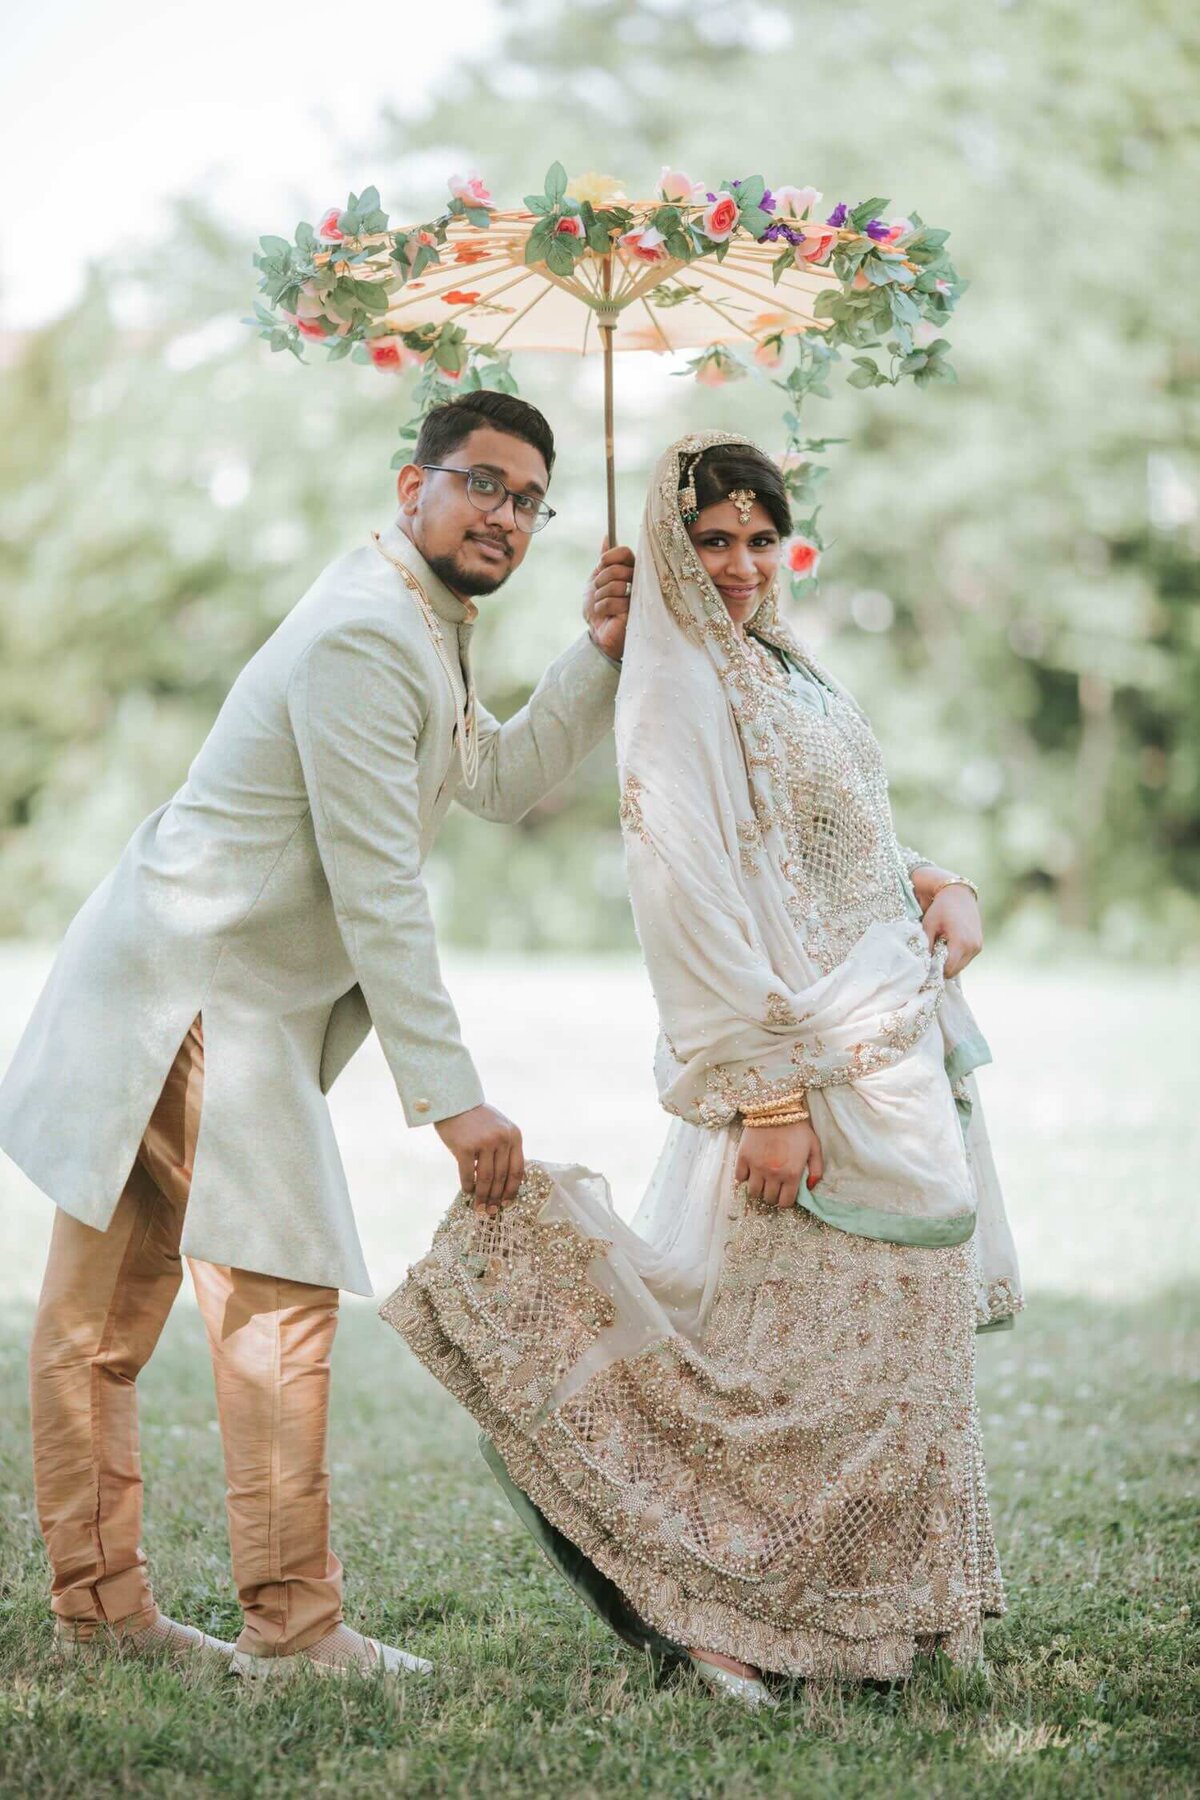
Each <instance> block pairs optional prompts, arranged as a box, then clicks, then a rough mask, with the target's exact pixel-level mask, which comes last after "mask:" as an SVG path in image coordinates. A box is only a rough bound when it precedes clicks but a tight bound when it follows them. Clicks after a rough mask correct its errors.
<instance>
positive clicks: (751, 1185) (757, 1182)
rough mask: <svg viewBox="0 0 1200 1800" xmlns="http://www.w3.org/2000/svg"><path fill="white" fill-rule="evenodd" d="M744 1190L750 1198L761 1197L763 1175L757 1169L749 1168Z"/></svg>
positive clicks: (756, 1198) (758, 1198)
mask: <svg viewBox="0 0 1200 1800" xmlns="http://www.w3.org/2000/svg"><path fill="white" fill-rule="evenodd" d="M746 1192H747V1194H748V1195H749V1197H750V1198H751V1200H761V1199H762V1197H763V1177H762V1175H761V1173H760V1172H759V1171H758V1170H757V1169H751V1170H750V1171H749V1173H748V1175H747V1177H746Z"/></svg>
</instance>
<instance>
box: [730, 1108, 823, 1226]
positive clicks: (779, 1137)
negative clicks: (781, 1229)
mask: <svg viewBox="0 0 1200 1800" xmlns="http://www.w3.org/2000/svg"><path fill="white" fill-rule="evenodd" d="M806 1170H807V1171H808V1176H807V1181H808V1186H809V1187H810V1188H815V1187H816V1185H817V1183H818V1181H820V1179H821V1177H822V1175H823V1174H824V1173H825V1163H824V1160H823V1158H822V1156H821V1144H820V1140H819V1139H818V1137H817V1134H816V1132H815V1131H814V1130H813V1128H812V1126H811V1125H746V1126H744V1127H743V1130H742V1138H741V1142H740V1143H739V1145H738V1159H737V1169H736V1171H735V1174H734V1179H735V1180H736V1181H739V1182H741V1181H744V1182H745V1183H746V1192H747V1193H748V1194H749V1196H750V1198H751V1200H762V1201H763V1202H765V1204H766V1205H768V1206H778V1207H780V1208H783V1207H787V1206H795V1204H796V1196H797V1194H798V1193H799V1192H800V1183H801V1182H802V1181H804V1179H805V1171H806Z"/></svg>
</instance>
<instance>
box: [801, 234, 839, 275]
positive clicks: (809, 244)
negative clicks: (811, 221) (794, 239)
mask: <svg viewBox="0 0 1200 1800" xmlns="http://www.w3.org/2000/svg"><path fill="white" fill-rule="evenodd" d="M836 243H837V232H836V231H815V232H814V231H806V232H805V234H804V239H803V242H801V243H799V244H797V246H796V263H797V266H799V264H800V263H802V262H809V263H827V262H828V261H829V258H830V257H831V256H832V255H833V246H834V245H835V244H836Z"/></svg>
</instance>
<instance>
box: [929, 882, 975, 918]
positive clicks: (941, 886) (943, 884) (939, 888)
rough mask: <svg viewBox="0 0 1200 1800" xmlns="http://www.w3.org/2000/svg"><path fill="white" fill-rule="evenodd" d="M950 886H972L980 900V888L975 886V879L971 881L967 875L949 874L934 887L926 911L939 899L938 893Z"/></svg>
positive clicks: (971, 888) (973, 891)
mask: <svg viewBox="0 0 1200 1800" xmlns="http://www.w3.org/2000/svg"><path fill="white" fill-rule="evenodd" d="M948 887H965V888H970V890H971V892H972V893H973V894H974V896H975V898H976V900H978V898H979V889H978V888H977V887H976V886H975V883H974V882H973V881H969V880H968V879H967V877H966V876H965V875H947V877H946V879H945V881H939V882H938V884H937V886H936V887H935V888H934V890H933V892H932V894H930V896H929V898H928V900H926V902H925V911H926V912H928V911H929V908H930V907H931V906H932V905H933V902H934V901H935V900H936V899H937V897H938V895H939V894H940V893H941V892H942V890H943V889H944V888H948Z"/></svg>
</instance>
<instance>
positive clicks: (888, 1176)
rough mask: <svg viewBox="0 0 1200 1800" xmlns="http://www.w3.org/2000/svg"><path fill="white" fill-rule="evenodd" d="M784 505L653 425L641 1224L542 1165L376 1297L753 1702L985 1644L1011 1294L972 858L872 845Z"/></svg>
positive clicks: (665, 1615)
mask: <svg viewBox="0 0 1200 1800" xmlns="http://www.w3.org/2000/svg"><path fill="white" fill-rule="evenodd" d="M790 529H791V521H790V517H789V513H788V504H787V496H786V492H785V489H784V487H783V484H782V481H781V479H780V476H779V472H778V469H777V468H776V466H775V464H774V463H772V462H771V461H770V459H769V458H768V457H766V456H765V455H764V454H763V453H762V452H761V451H759V450H757V449H756V448H755V447H754V446H753V445H752V444H750V443H749V442H748V441H747V440H746V439H743V438H738V437H735V436H731V435H729V434H718V433H712V432H709V433H705V434H702V435H699V436H694V437H688V438H685V439H683V440H682V441H681V442H680V443H677V444H674V445H672V446H671V448H670V449H669V450H668V451H667V452H666V453H665V454H664V455H663V457H662V458H661V459H660V461H659V463H658V466H657V468H656V470H655V473H654V476H653V478H652V481H651V485H650V491H649V495H648V499H647V503H646V511H645V517H644V521H643V527H642V534H641V543H640V547H639V551H638V556H637V561H636V566H635V574H634V581H633V596H632V606H631V617H630V628H629V636H628V642H627V647H626V653H625V661H624V666H623V672H622V678H621V687H620V693H619V697H618V701H617V724H616V731H617V752H618V761H619V767H620V775H621V784H622V790H621V824H622V830H623V835H624V840H625V846H626V855H627V864H628V871H629V882H630V892H631V897H632V903H633V912H634V918H635V922H636V925H637V930H638V935H639V939H640V941H641V945H642V950H643V953H644V956H645V961H646V967H647V970H648V973H649V976H650V980H651V982H652V984H653V988H654V993H655V998H656V1001H657V1004H658V1011H659V1019H660V1025H661V1032H660V1038H659V1046H658V1052H657V1056H656V1064H655V1072H656V1076H657V1082H658V1091H659V1096H660V1099H661V1102H662V1105H663V1107H664V1108H665V1110H666V1111H667V1112H668V1113H670V1114H671V1115H672V1123H671V1126H670V1129H669V1131H668V1134H667V1139H666V1143H665V1146H664V1148H663V1151H662V1155H661V1157H660V1159H659V1163H658V1166H657V1168H656V1170H655V1172H654V1176H653V1179H652V1180H651V1182H650V1186H649V1189H648V1191H647V1193H646V1195H645V1197H644V1199H643V1201H642V1203H641V1206H640V1209H639V1211H638V1213H637V1215H636V1217H635V1219H634V1222H633V1225H632V1226H629V1225H627V1224H625V1223H624V1222H623V1221H622V1220H621V1219H620V1218H618V1217H617V1215H616V1213H615V1212H614V1210H613V1207H612V1202H611V1198H610V1195H609V1191H608V1187H607V1184H606V1183H605V1181H604V1180H603V1178H602V1177H601V1176H599V1175H596V1174H593V1173H591V1172H590V1171H588V1170H585V1169H581V1168H568V1167H559V1166H551V1165H541V1166H539V1165H536V1164H534V1165H531V1166H530V1168H529V1170H528V1171H527V1175H526V1179H525V1182H524V1184H523V1186H522V1188H521V1191H520V1194H519V1195H518V1197H517V1199H516V1200H515V1201H514V1202H513V1203H512V1204H511V1205H510V1206H508V1207H507V1208H505V1209H503V1210H501V1209H500V1208H497V1207H491V1208H483V1207H481V1206H477V1205H476V1204H475V1203H474V1202H473V1201H472V1200H471V1199H470V1198H468V1197H467V1196H461V1195H460V1197H459V1199H458V1200H457V1201H456V1202H455V1204H454V1206H453V1207H452V1208H451V1210H450V1212H449V1214H448V1215H447V1217H446V1219H445V1220H444V1222H443V1224H442V1226H441V1227H440V1229H439V1231H438V1234H437V1237H436V1239H435V1242H434V1245H433V1248H432V1249H431V1251H430V1253H429V1254H428V1255H427V1256H426V1257H425V1258H424V1259H423V1260H422V1261H421V1262H420V1263H419V1264H417V1265H416V1267H415V1268H413V1269H412V1270H411V1271H410V1274H409V1276H408V1279H407V1280H406V1281H405V1283H404V1284H403V1285H402V1286H401V1287H400V1288H399V1289H398V1290H397V1292H396V1293H395V1294H393V1295H392V1296H391V1298H390V1299H389V1300H388V1301H387V1302H385V1304H384V1307H383V1308H382V1311H383V1316H384V1317H385V1318H386V1319H388V1321H389V1322H390V1323H391V1324H393V1325H394V1326H395V1327H396V1329H397V1330H398V1331H400V1332H401V1333H402V1335H403V1336H404V1337H405V1339H406V1340H407V1342H408V1343H409V1345H410V1346H411V1348H412V1349H413V1350H414V1351H415V1353H416V1355H417V1356H418V1357H419V1358H420V1359H421V1361H422V1362H423V1363H425V1364H426V1366H427V1367H428V1368H429V1369H431V1370H432V1371H433V1373H434V1374H435V1375H436V1376H437V1377H438V1379H439V1380H440V1381H441V1382H443V1383H444V1384H445V1386H446V1387H447V1388H448V1389H449V1390H450V1391H451V1392H452V1393H453V1394H455V1395H456V1396H457V1398H458V1399H459V1400H460V1401H461V1402H462V1403H463V1405H464V1406H466V1407H467V1408H468V1410H469V1411H470V1412H471V1413H472V1414H473V1415H474V1417H475V1418H476V1420H477V1421H478V1422H479V1424H480V1425H481V1426H482V1427H483V1429H484V1433H485V1441H484V1448H485V1454H487V1455H488V1457H489V1461H491V1462H492V1465H493V1467H494V1468H495V1470H496V1472H497V1473H498V1474H499V1476H500V1478H501V1480H502V1483H503V1484H504V1486H505V1487H506V1490H507V1492H508V1493H509V1497H510V1499H512V1501H513V1503H514V1505H515V1506H517V1508H518V1510H519V1511H520V1512H521V1513H522V1516H523V1517H524V1518H525V1519H526V1522H527V1523H528V1524H529V1525H530V1527H531V1529H533V1530H534V1531H535V1533H536V1534H537V1536H538V1537H539V1540H540V1542H541V1543H542V1546H543V1548H545V1549H546V1550H547V1552H548V1553H549V1554H550V1555H551V1556H552V1557H553V1559H554V1560H555V1561H556V1562H557V1563H558V1565H559V1566H560V1568H562V1570H563V1571H564V1573H566V1574H567V1575H568V1577H569V1578H570V1579H571V1580H572V1581H573V1583H574V1585H575V1586H576V1587H577V1588H578V1589H579V1591H580V1592H581V1593H582V1594H583V1596H584V1597H585V1598H586V1599H587V1600H588V1601H589V1603H590V1604H592V1605H593V1606H594V1607H595V1608H596V1609H597V1610H598V1611H600V1612H601V1614H602V1616H604V1617H605V1618H606V1619H607V1620H608V1622H609V1623H610V1624H612V1625H613V1626H614V1628H615V1629H616V1630H618V1631H619V1632H620V1633H621V1635H622V1636H623V1637H625V1638H626V1639H627V1640H628V1641H630V1642H633V1643H635V1644H640V1645H642V1646H644V1647H645V1648H648V1649H649V1650H651V1651H652V1652H653V1653H655V1654H656V1655H659V1656H662V1657H665V1658H668V1659H670V1658H675V1657H682V1656H684V1655H688V1656H690V1657H691V1660H692V1662H693V1664H694V1665H695V1666H696V1667H697V1669H698V1671H699V1672H700V1674H701V1675H702V1677H703V1678H704V1679H705V1680H706V1681H708V1683H709V1685H710V1686H713V1687H716V1688H720V1689H723V1691H725V1692H729V1693H732V1694H735V1695H736V1696H737V1697H739V1698H741V1699H742V1700H744V1701H746V1702H748V1703H749V1704H761V1703H763V1702H769V1701H770V1700H771V1695H770V1692H769V1690H768V1688H767V1687H766V1686H765V1685H764V1683H763V1682H762V1681H761V1679H760V1677H761V1675H762V1674H763V1673H765V1672H772V1673H774V1674H778V1675H785V1676H793V1677H795V1676H836V1677H842V1678H848V1679H883V1680H888V1679H894V1678H898V1677H904V1676H906V1675H908V1674H909V1673H910V1672H911V1669H912V1666H913V1658H914V1655H915V1654H918V1653H927V1652H931V1651H933V1650H935V1649H937V1648H942V1649H944V1650H945V1651H947V1652H948V1654H949V1655H950V1656H951V1657H952V1658H954V1659H955V1660H957V1661H965V1662H973V1661H977V1660H978V1659H979V1657H980V1655H981V1649H982V1621H983V1619H984V1618H985V1617H986V1616H988V1615H993V1614H998V1613H1000V1612H1001V1611H1002V1610H1003V1606H1004V1602H1003V1596H1002V1590H1001V1583H1000V1572H999V1567H998V1564H997V1560H996V1550H995V1544H994V1540H993V1536H992V1527H991V1522H990V1518H989V1514H988V1503H987V1494H986V1489H985V1485H984V1469H983V1459H982V1454H981V1450H980V1442H979V1427H978V1420H977V1413H976V1406H975V1382H974V1334H975V1332H976V1330H977V1329H979V1328H988V1327H995V1326H998V1325H1002V1324H1011V1322H1012V1316H1013V1314H1014V1313H1015V1312H1016V1310H1017V1309H1018V1308H1019V1306H1020V1304H1021V1302H1020V1297H1019V1284H1018V1278H1017V1272H1016V1265H1015V1259H1014V1255H1013V1249H1012V1243H1011V1240H1010V1238H1009V1235H1008V1231H1007V1226H1006V1224H1005V1221H1004V1214H1003V1207H1002V1203H1001V1200H1000V1195H999V1191H998V1188H997V1185H996V1180H995V1174H994V1170H993V1167H992V1163H991V1158H990V1154H989V1151H988V1147H987V1140H986V1137H985V1134H984V1130H983V1122H982V1117H981V1115H980V1112H979V1108H978V1102H977V1097H976V1093H975V1087H974V1081H973V1078H972V1070H973V1069H974V1068H976V1067H977V1066H978V1065H979V1064H980V1063H981V1062H984V1061H986V1060H987V1059H988V1051H987V1047H986V1045H985V1044H984V1042H983V1040H982V1038H981V1037H980V1035H979V1031H978V1028H977V1026H976V1025H975V1023H974V1020H973V1018H972V1016H971V1014H970V1012H969V1011H968V1009H967V1006H966V1003H965V1001H964V1000H963V997H962V994H961V990H960V989H959V986H958V983H957V981H956V980H954V979H952V977H954V976H955V975H956V974H957V971H958V969H959V968H960V967H961V966H962V965H963V963H965V961H967V960H968V959H969V956H970V955H971V954H972V953H973V950H974V949H975V948H977V946H978V914H977V911H976V908H975V900H974V897H973V892H972V891H971V890H970V884H969V883H966V882H964V881H963V880H962V878H961V877H955V876H951V875H949V874H947V872H945V871H942V870H935V869H934V868H933V866H932V865H928V864H925V863H924V862H923V859H921V858H919V857H917V856H915V855H913V854H911V853H908V852H905V851H903V850H902V849H901V848H900V846H899V845H898V843H897V841H896V835H895V830H894V827H893V824H892V818H891V812H890V809H889V804H888V796H887V784H886V780H885V777H884V773H883V766H882V761H881V757H880V752H879V748H878V745H877V743H876V741H875V738H874V736H873V734H872V732H871V729H870V726H869V725H868V724H867V721H866V719H865V718H864V716H863V714H862V713H861V712H860V711H859V709H858V707H857V706H856V705H855V703H854V701H853V700H852V699H851V698H850V696H849V695H848V694H847V693H846V692H845V690H844V689H843V688H841V687H840V686H839V685H838V683H837V682H836V681H834V680H833V679H832V677H831V676H829V675H828V674H827V673H826V672H825V671H824V670H823V669H822V668H820V667H819V666H818V664H817V663H816V662H814V660H813V659H812V657H811V656H809V655H808V653H807V652H806V651H805V650H804V649H803V648H802V646H801V645H800V644H799V643H798V642H797V640H796V639H795V638H794V637H793V635H792V633H791V631H790V630H789V629H788V627H787V626H786V625H785V624H783V622H782V621H781V620H780V618H779V615H778V612H777V604H776V596H777V588H778V578H779V570H780V564H781V558H782V548H783V539H784V538H785V537H786V535H787V534H788V532H789V531H790ZM914 878H915V879H916V880H917V887H918V889H919V891H920V893H921V898H922V900H923V901H924V903H925V913H926V916H925V919H924V921H922V916H921V915H922V906H921V904H920V903H919V902H918V900H917V897H916V891H915V890H914V886H913V881H914ZM935 896H938V898H936V899H935ZM947 940H949V941H947Z"/></svg>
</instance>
